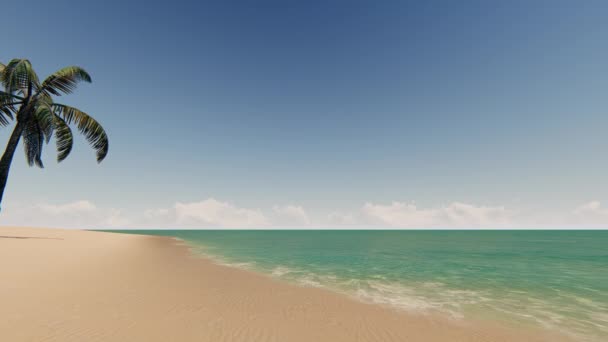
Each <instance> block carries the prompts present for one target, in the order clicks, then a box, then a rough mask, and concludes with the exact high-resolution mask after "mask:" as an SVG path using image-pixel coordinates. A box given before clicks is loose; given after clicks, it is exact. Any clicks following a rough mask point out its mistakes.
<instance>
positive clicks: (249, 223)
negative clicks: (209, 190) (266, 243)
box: [174, 198, 269, 228]
mask: <svg viewBox="0 0 608 342" xmlns="http://www.w3.org/2000/svg"><path fill="white" fill-rule="evenodd" d="M174 209H175V214H176V223H177V224H178V225H195V226H198V227H201V228H202V227H225V228H261V227H265V226H267V225H268V224H269V222H268V220H267V219H266V217H265V216H264V214H262V212H261V211H259V210H255V209H245V208H238V207H235V206H234V205H232V204H230V203H228V202H220V201H218V200H216V199H213V198H209V199H206V200H204V201H201V202H193V203H180V202H178V203H176V204H175V208H174Z"/></svg>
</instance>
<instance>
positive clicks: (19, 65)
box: [0, 59, 40, 96]
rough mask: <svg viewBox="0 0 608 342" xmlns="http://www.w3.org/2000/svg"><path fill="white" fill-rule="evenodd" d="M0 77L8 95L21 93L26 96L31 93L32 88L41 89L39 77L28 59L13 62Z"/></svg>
mask: <svg viewBox="0 0 608 342" xmlns="http://www.w3.org/2000/svg"><path fill="white" fill-rule="evenodd" d="M0 77H1V79H0V81H1V82H2V84H3V85H4V89H5V90H6V92H8V93H14V92H19V93H21V94H23V95H24V96H26V95H28V92H29V91H30V86H31V88H33V89H39V88H40V83H39V80H38V75H36V72H35V71H34V68H32V64H31V63H30V61H29V60H27V59H13V60H11V61H10V62H9V63H8V65H6V67H5V68H4V70H3V71H2V74H0Z"/></svg>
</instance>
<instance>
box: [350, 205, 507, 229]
mask: <svg viewBox="0 0 608 342" xmlns="http://www.w3.org/2000/svg"><path fill="white" fill-rule="evenodd" d="M362 212H363V214H364V215H365V216H366V217H368V218H369V219H371V220H372V222H374V223H379V224H383V225H388V226H391V227H398V228H499V227H507V226H508V225H509V224H512V221H511V218H512V213H511V212H509V211H508V210H506V209H505V208H504V207H488V206H475V205H471V204H466V203H460V202H454V203H451V204H450V205H448V206H445V207H437V208H419V207H417V206H416V205H414V204H410V203H403V202H393V203H391V204H374V203H365V205H364V206H363V208H362Z"/></svg>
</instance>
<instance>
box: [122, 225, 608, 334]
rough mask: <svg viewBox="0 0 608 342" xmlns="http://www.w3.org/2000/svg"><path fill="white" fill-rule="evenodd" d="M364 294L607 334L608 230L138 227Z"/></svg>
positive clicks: (237, 262)
mask: <svg viewBox="0 0 608 342" xmlns="http://www.w3.org/2000/svg"><path fill="white" fill-rule="evenodd" d="M123 232H129V233H142V234H152V235H167V236H173V237H176V238H179V239H181V240H183V241H185V243H187V244H188V245H190V246H191V248H192V250H193V251H194V252H195V253H200V254H201V255H204V256H206V257H210V258H212V259H214V260H216V261H217V262H219V263H222V264H226V265H230V266H233V267H239V268H247V269H250V270H255V271H258V272H262V273H266V274H268V275H270V276H272V277H276V278H279V279H283V280H285V281H289V282H294V283H298V284H301V285H305V286H317V287H323V288H327V289H330V290H333V291H337V292H341V293H344V294H346V295H349V296H351V297H353V298H356V299H358V300H361V301H364V302H370V303H378V304H384V305H389V306H392V307H395V308H398V309H402V310H407V311H410V312H419V313H421V314H425V313H442V314H445V315H448V316H450V317H452V318H454V319H467V318H472V319H492V320H498V321H502V322H505V323H507V324H513V325H520V326H530V327H533V326H542V327H546V328H549V329H553V330H558V331H561V332H563V333H566V334H568V335H571V336H573V337H575V338H576V339H577V340H581V341H606V340H608V231H592V230H569V231H563V230H525V231H524V230H428V231H423V230H407V231H394V230H393V231H390V230H264V231H259V230H256V231H247V230H146V231H123Z"/></svg>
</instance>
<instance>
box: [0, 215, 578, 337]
mask: <svg viewBox="0 0 608 342" xmlns="http://www.w3.org/2000/svg"><path fill="white" fill-rule="evenodd" d="M0 236H1V237H0V260H2V261H0V279H3V281H2V282H0V300H1V301H2V303H3V305H2V306H0V317H2V318H3V319H2V320H0V332H1V333H0V335H1V336H3V337H4V338H5V339H7V340H9V341H39V340H45V341H47V340H48V341H81V340H87V341H109V340H111V341H166V340H177V341H219V342H221V341H296V342H297V341H447V340H449V341H514V340H525V341H568V340H569V339H568V338H566V337H565V336H563V335H560V334H557V333H554V332H550V331H541V330H532V329H528V328H525V329H523V328H522V329H516V328H514V327H506V326H503V325H501V324H498V323H495V322H489V321H488V322H486V321H483V322H482V321H470V320H462V321H455V320H449V319H447V318H445V317H441V316H440V315H434V314H432V315H431V314H424V315H416V314H413V313H408V312H403V311H398V310H395V309H391V308H389V307H385V306H382V305H378V304H368V303H363V302H360V301H356V300H355V299H353V298H350V297H348V296H346V295H344V294H340V293H336V292H333V291H330V290H327V289H324V288H317V287H304V286H299V285H296V284H292V283H288V282H285V281H282V280H278V279H275V278H273V277H271V276H269V275H266V274H261V273H258V272H255V271H251V270H244V269H239V268H235V267H230V266H225V265H219V264H217V263H215V262H213V261H212V260H210V259H206V258H204V257H202V256H200V255H196V254H195V253H194V252H192V251H191V250H190V246H189V245H188V244H187V243H184V242H183V241H179V240H177V239H174V238H172V237H159V236H149V235H132V234H121V233H111V232H98V231H80V230H60V229H43V228H8V227H1V228H0Z"/></svg>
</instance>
